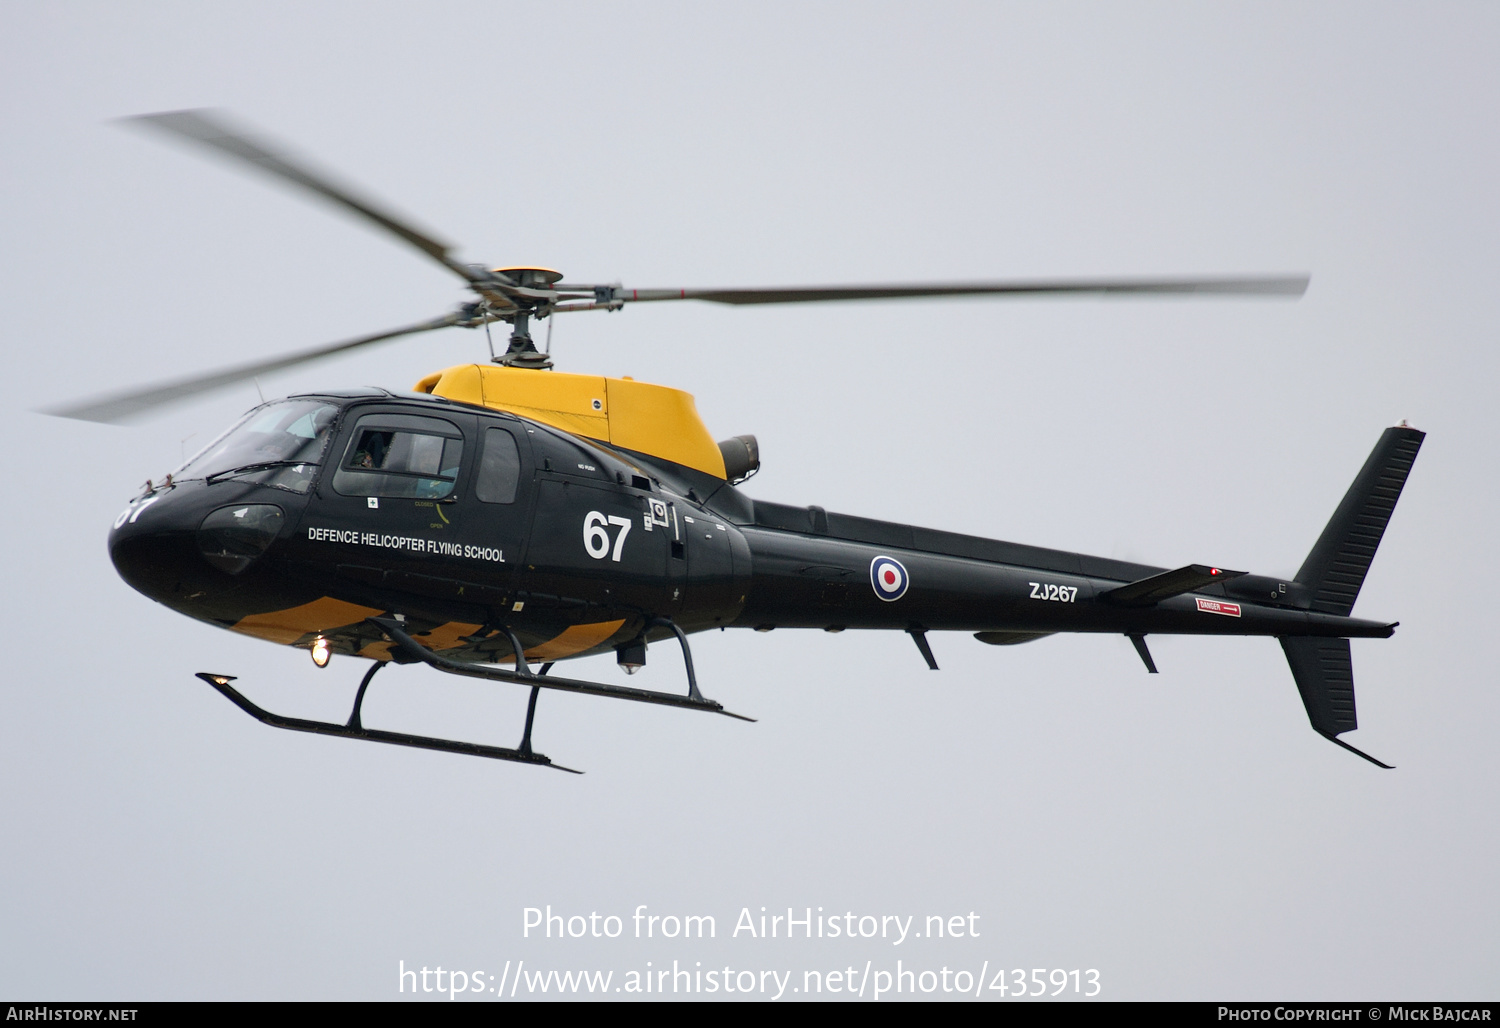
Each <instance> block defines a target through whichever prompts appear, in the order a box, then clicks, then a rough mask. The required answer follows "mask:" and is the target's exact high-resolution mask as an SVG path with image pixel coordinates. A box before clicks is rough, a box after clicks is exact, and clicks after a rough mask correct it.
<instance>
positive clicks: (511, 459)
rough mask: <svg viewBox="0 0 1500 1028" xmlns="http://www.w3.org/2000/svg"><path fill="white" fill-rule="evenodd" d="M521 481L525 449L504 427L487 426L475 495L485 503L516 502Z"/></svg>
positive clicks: (475, 483) (475, 484)
mask: <svg viewBox="0 0 1500 1028" xmlns="http://www.w3.org/2000/svg"><path fill="white" fill-rule="evenodd" d="M520 481H521V451H520V450H519V449H518V448H517V447H516V437H515V436H513V435H511V434H510V433H509V432H507V431H506V430H505V429H503V428H487V429H485V432H484V452H483V453H482V454H480V457H479V477H478V478H477V479H475V482H474V495H475V496H477V497H479V499H481V500H483V501H484V502H485V503H514V502H515V499H516V487H517V485H519V483H520Z"/></svg>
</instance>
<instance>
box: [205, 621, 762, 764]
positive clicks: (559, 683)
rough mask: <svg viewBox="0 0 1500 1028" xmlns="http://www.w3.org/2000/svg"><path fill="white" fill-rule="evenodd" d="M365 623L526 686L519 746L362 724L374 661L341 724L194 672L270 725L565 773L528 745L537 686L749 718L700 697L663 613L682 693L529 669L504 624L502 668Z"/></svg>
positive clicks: (432, 657) (414, 653)
mask: <svg viewBox="0 0 1500 1028" xmlns="http://www.w3.org/2000/svg"><path fill="white" fill-rule="evenodd" d="M368 621H369V624H371V625H373V626H374V627H376V628H378V629H379V630H380V631H381V633H382V634H383V635H384V636H385V637H386V638H387V639H389V640H390V641H391V642H392V643H394V644H396V645H397V646H399V647H401V649H402V650H404V651H405V652H406V653H407V655H409V656H411V657H413V658H414V659H416V660H420V661H421V662H422V663H424V664H427V665H428V666H430V667H434V668H437V669H438V670H439V671H445V672H447V673H449V674H454V675H464V676H466V677H470V678H484V679H488V680H490V681H495V682H513V683H516V684H518V685H528V686H530V687H531V698H530V699H529V700H528V701H527V703H526V728H525V730H524V731H523V732H522V734H521V745H520V746H518V747H516V748H515V749H513V750H512V749H506V748H505V747H503V746H485V745H483V744H481V743H476V742H459V741H458V740H455V739H437V738H434V737H432V736H426V735H407V734H406V733H404V732H384V731H381V730H379V729H376V728H366V727H365V726H364V722H363V720H362V719H361V717H360V712H361V710H362V709H363V707H364V703H365V693H366V692H368V691H369V688H370V680H371V679H373V678H374V677H375V673H376V672H377V671H379V670H380V669H381V668H382V667H384V666H385V665H384V664H383V663H381V662H376V663H375V664H374V665H373V666H372V667H371V668H370V670H369V671H367V672H365V676H364V678H363V679H361V680H360V683H359V690H358V691H357V692H356V693H355V694H354V708H353V709H352V710H351V711H350V712H349V720H348V721H347V722H345V723H344V724H342V725H338V724H334V723H332V722H330V721H307V720H304V719H302V718H296V717H283V716H282V715H280V714H273V713H271V712H270V711H269V710H265V709H263V708H261V707H258V706H256V705H255V704H254V703H252V702H250V701H249V700H248V699H246V698H245V696H244V695H243V694H242V693H240V691H239V690H237V689H235V688H234V687H233V686H232V685H230V684H229V683H230V682H232V681H234V676H233V675H214V674H209V673H208V672H206V671H200V672H199V673H198V677H199V678H201V679H203V681H205V682H207V683H208V684H209V685H211V686H213V687H214V688H215V689H217V690H218V691H219V692H220V693H222V694H223V695H224V697H225V698H226V699H228V700H229V702H231V703H233V704H234V705H235V706H236V707H239V708H240V709H241V710H243V711H244V712H245V713H247V714H249V715H250V716H251V717H253V718H255V720H257V721H259V722H261V723H262V724H267V725H270V726H272V727H273V728H286V729H289V730H291V731H293V732H312V733H313V734H315V735H336V736H339V737H340V738H344V739H363V740H365V741H366V742H384V743H390V744H392V745H395V746H411V747H414V748H416V749H421V750H441V751H442V752H445V753H462V754H464V755H466V756H470V757H489V758H490V759H491V760H510V761H514V762H516V763H518V764H537V765H539V766H541V767H550V768H555V769H556V770H558V771H567V772H568V773H569V774H575V775H581V774H583V772H582V771H577V770H575V769H573V768H571V767H563V766H562V765H561V764H554V763H552V761H551V759H550V758H548V757H547V756H546V755H544V754H541V753H538V752H536V751H535V750H534V749H532V748H531V729H532V726H533V725H534V724H535V723H536V702H537V698H538V697H539V696H540V695H541V692H542V690H543V689H557V690H560V691H562V692H579V693H586V694H588V695H591V696H612V697H614V698H615V699H621V700H635V701H636V702H638V703H657V704H661V705H663V706H668V707H686V708H688V709H689V710H702V711H707V712H708V713H711V714H723V715H724V716H725V717H732V718H736V719H737V720H740V721H754V720H755V719H754V718H752V717H745V716H744V715H743V714H734V713H731V712H730V711H727V710H725V709H724V707H723V705H722V704H720V703H715V702H714V701H713V700H709V699H704V697H703V694H702V693H701V692H699V691H698V676H697V675H696V674H695V673H694V671H693V654H692V651H691V650H689V649H688V641H687V635H686V633H684V632H683V630H682V629H681V628H679V627H677V625H676V624H674V623H673V622H672V621H670V620H668V619H667V618H654V619H652V620H651V621H650V622H648V624H647V625H646V627H647V628H648V629H650V628H668V629H671V631H672V634H673V635H675V636H676V637H677V641H678V643H680V644H681V646H682V659H683V664H684V666H685V667H686V669H687V683H688V692H687V695H686V696H681V695H678V694H676V693H665V692H654V691H652V690H650V689H631V688H628V687H625V686H618V685H604V684H602V683H599V682H584V681H579V680H576V679H572V678H554V677H553V676H552V675H551V674H550V673H549V672H551V670H552V663H551V662H550V661H549V662H548V663H546V664H543V665H542V666H541V668H540V669H539V670H538V671H532V670H531V666H530V665H529V664H527V663H526V655H525V653H524V652H523V651H522V648H521V641H520V640H519V639H518V638H516V634H515V632H513V631H511V630H510V629H509V628H501V629H499V631H500V632H503V633H504V635H505V637H506V640H507V641H508V642H509V643H510V646H511V651H512V652H513V653H514V655H515V661H516V666H515V670H512V671H507V670H505V669H503V668H493V667H479V666H476V665H472V664H463V663H460V662H458V661H456V660H449V659H448V658H446V657H442V656H439V655H438V654H436V653H434V652H432V651H431V650H429V649H427V647H425V646H423V645H422V644H421V643H419V642H417V641H416V640H415V639H413V638H412V637H411V636H409V635H407V634H406V631H405V629H404V628H403V627H402V626H401V625H400V623H398V622H396V621H394V620H391V619H389V618H370V619H368Z"/></svg>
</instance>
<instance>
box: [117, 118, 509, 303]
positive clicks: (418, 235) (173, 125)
mask: <svg viewBox="0 0 1500 1028" xmlns="http://www.w3.org/2000/svg"><path fill="white" fill-rule="evenodd" d="M121 120H122V121H124V122H126V123H131V122H134V123H138V124H141V125H148V126H151V127H153V128H157V129H160V130H162V131H163V132H169V133H171V134H172V135H175V136H179V137H181V138H183V139H188V140H192V141H193V142H195V143H200V144H202V145H204V146H208V147H212V148H213V149H215V150H218V151H219V152H220V153H224V154H228V155H229V156H231V157H234V158H237V159H239V160H241V161H244V162H246V163H248V164H251V165H253V166H254V167H257V168H259V169H260V170H262V171H264V172H267V173H268V174H271V175H275V176H276V177H277V178H281V179H284V180H286V181H288V182H291V183H293V184H295V185H298V186H301V187H302V188H303V189H306V190H308V191H310V192H312V193H315V194H317V195H318V196H321V197H322V198H324V199H325V200H331V201H332V202H333V203H336V204H338V205H339V206H340V207H343V208H344V209H345V210H349V211H352V212H354V213H355V214H357V215H359V216H360V217H361V218H364V219H365V220H366V221H369V222H372V223H373V224H375V225H377V226H379V227H380V228H382V229H384V230H385V231H387V232H389V233H391V234H392V235H394V236H396V237H398V238H400V239H402V240H404V241H405V242H407V243H410V244H411V245H412V246H415V247H416V248H417V249H419V250H421V251H422V252H423V253H425V254H427V255H428V256H429V257H434V258H436V259H437V261H438V263H440V264H442V265H443V266H444V267H445V268H447V269H449V270H450V271H453V272H456V273H457V274H458V275H460V276H462V277H463V279H464V280H465V281H467V282H470V283H477V282H481V281H488V279H486V278H485V277H484V276H483V275H481V274H479V273H478V272H476V271H475V270H474V269H473V268H470V267H467V266H466V265H463V264H460V263H459V262H458V261H456V260H454V259H453V257H452V256H451V255H450V254H449V249H450V248H449V246H448V244H447V243H443V242H439V241H438V240H437V239H434V238H433V237H432V236H431V235H429V234H428V233H426V232H422V231H419V230H418V229H416V228H414V227H412V226H411V225H410V224H409V223H408V222H406V221H405V220H404V219H402V218H398V217H397V216H396V215H394V214H392V213H390V212H389V211H385V210H382V209H380V207H378V206H376V205H375V204H374V203H372V202H371V201H369V200H366V199H364V198H362V197H360V196H359V195H358V194H357V193H356V192H355V191H354V190H353V189H351V188H349V187H348V186H343V185H338V184H336V183H334V182H333V180H332V179H331V178H330V177H329V176H328V175H327V174H326V173H319V172H314V171H312V170H310V169H309V168H307V167H305V166H303V165H301V164H300V163H294V162H293V161H292V159H291V158H289V157H287V156H286V155H285V154H278V153H275V152H273V151H272V149H271V146H272V144H270V143H267V142H264V141H256V140H255V139H253V138H251V137H250V136H249V135H247V134H246V133H244V132H243V131H240V130H238V129H235V128H231V127H230V126H229V124H228V123H227V121H226V120H225V119H224V116H223V114H221V113H219V112H217V111H207V110H190V111H163V112H161V113H160V114H138V115H135V116H134V117H130V118H122V119H121Z"/></svg>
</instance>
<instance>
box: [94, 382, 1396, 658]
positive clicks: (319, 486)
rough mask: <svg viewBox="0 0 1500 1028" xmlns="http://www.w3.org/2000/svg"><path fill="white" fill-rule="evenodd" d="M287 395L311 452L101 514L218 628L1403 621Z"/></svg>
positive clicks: (566, 645)
mask: <svg viewBox="0 0 1500 1028" xmlns="http://www.w3.org/2000/svg"><path fill="white" fill-rule="evenodd" d="M297 403H300V404H302V405H303V406H302V407H296V406H292V405H294V404H297ZM283 406H284V407H288V408H289V410H288V413H287V414H286V415H284V418H288V417H291V416H292V415H294V414H296V413H297V412H298V411H299V410H301V409H303V408H307V409H310V410H316V411H321V412H323V413H322V414H321V415H320V416H321V417H323V418H324V419H325V422H324V423H323V424H322V425H321V426H320V428H321V430H322V432H323V435H324V439H323V440H322V442H321V447H322V448H321V451H320V452H319V453H317V454H316V455H315V456H316V459H308V460H307V461H306V463H304V464H302V465H296V464H293V463H292V462H291V461H290V460H287V459H281V460H278V461H271V460H262V461H261V463H263V464H267V465H274V466H257V462H256V461H254V460H251V461H247V462H245V463H244V464H242V465H239V466H236V467H228V468H220V469H218V470H217V472H209V473H205V474H203V475H202V477H198V476H195V475H194V473H193V465H192V464H190V465H189V466H188V467H187V469H186V471H185V473H184V474H181V475H179V476H178V477H176V478H175V479H174V480H172V481H171V482H170V483H166V484H161V485H157V486H154V487H153V488H151V489H150V490H148V491H147V492H146V493H144V494H143V495H142V496H140V497H138V498H137V499H136V500H135V501H134V502H133V503H132V504H131V506H130V508H129V509H128V510H127V511H125V512H123V513H122V514H121V516H120V518H119V519H118V521H117V523H116V525H115V527H114V529H113V530H112V533H111V536H110V550H111V555H112V557H113V559H114V562H115V564H116V567H117V568H118V569H119V571H120V573H121V575H122V576H123V577H124V578H125V579H126V581H127V582H129V583H130V584H131V585H132V586H134V587H135V588H136V589H138V590H140V591H141V592H143V593H145V594H146V595H148V596H150V597H152V598H153V599H156V600H158V601H160V602H162V603H164V604H166V605H167V606H169V607H171V608H173V609H175V610H177V611H180V612H181V613H184V614H187V615H189V616H191V617H195V618H198V619H200V620H204V621H209V622H212V623H215V624H218V625H221V626H223V627H225V628H231V629H235V630H238V631H241V632H246V633H248V634H251V635H256V636H259V637H262V638H266V639H268V640H270V641H274V642H278V643H282V644H286V645H292V646H300V647H311V646H312V645H313V644H314V642H316V641H317V640H319V639H322V640H324V641H325V642H326V644H327V645H328V646H329V648H330V649H331V650H332V652H334V653H346V654H358V655H361V656H366V657H372V658H375V659H381V660H383V659H392V658H393V659H397V660H402V659H406V658H405V657H404V656H403V654H402V652H401V651H400V649H399V648H398V649H396V650H394V651H393V650H392V648H391V645H390V642H389V639H388V638H386V637H384V636H382V634H381V632H380V631H379V629H378V628H376V627H373V626H372V625H371V624H370V623H369V622H368V621H367V620H366V619H367V618H370V617H374V616H384V617H396V618H397V619H398V620H401V621H404V622H405V623H406V624H407V625H409V626H411V628H410V630H411V632H412V634H413V637H414V638H416V639H417V641H419V642H421V643H423V644H424V645H425V646H427V647H429V648H430V649H432V650H433V651H436V652H441V653H443V654H444V655H445V656H446V657H447V658H448V659H451V660H456V661H459V662H503V663H509V662H512V661H513V653H512V651H511V648H510V645H509V643H508V637H507V636H505V635H503V634H502V632H501V630H502V629H509V630H510V631H511V632H514V633H515V635H516V637H517V638H518V639H519V640H520V642H521V644H522V645H523V646H524V648H525V650H526V653H527V656H528V658H531V659H540V660H557V659H563V658H567V657H573V656H583V655H587V654H592V653H600V652H608V651H611V650H618V649H619V648H620V647H622V646H625V645H626V644H628V643H630V642H632V641H633V640H637V639H639V638H640V637H642V636H643V635H644V636H645V637H646V638H648V639H655V638H660V637H662V636H664V635H666V634H668V631H667V629H665V628H663V627H661V626H659V625H658V626H656V627H654V628H653V627H651V625H652V622H653V621H655V620H657V619H662V620H670V621H671V622H673V623H675V624H676V625H677V626H679V627H681V628H682V629H683V630H684V631H685V632H698V631H703V630H705V629H709V628H727V627H749V628H755V629H758V630H769V629H772V628H820V629H824V630H827V631H840V630H843V629H894V630H898V631H905V632H913V633H925V632H928V631H963V632H971V633H976V634H978V635H979V636H980V638H981V639H982V640H983V641H985V642H992V643H997V644H1003V643H1011V642H1023V641H1026V640H1028V639H1032V638H1036V637H1038V636H1040V635H1044V634H1048V633H1054V632H1115V633H1121V634H1126V635H1146V634H1151V633H1174V634H1198V635H1274V636H1282V637H1287V636H1324V637H1343V638H1347V637H1351V636H1387V635H1389V634H1390V632H1391V626H1390V625H1388V624H1385V623H1382V622H1373V621H1362V620H1358V619H1354V618H1349V617H1344V616H1338V615H1334V614H1329V613H1326V612H1321V611H1318V610H1314V609H1311V608H1312V606H1313V604H1312V599H1313V595H1312V591H1311V590H1310V589H1309V588H1308V587H1307V586H1305V585H1303V584H1301V583H1298V582H1295V581H1290V580H1287V579H1277V578H1267V577H1263V576H1256V575H1237V576H1233V577H1226V578H1225V580H1223V581H1208V582H1204V583H1203V584H1202V585H1201V586H1200V587H1198V588H1193V589H1190V590H1185V591H1180V592H1177V593H1176V594H1174V595H1170V596H1166V597H1164V598H1161V599H1158V600H1156V601H1154V602H1142V598H1141V597H1137V598H1135V599H1134V600H1131V599H1130V598H1128V597H1126V598H1122V597H1121V596H1120V595H1119V594H1120V590H1122V588H1123V587H1125V586H1127V585H1128V584H1129V583H1132V582H1140V581H1144V580H1150V579H1152V578H1153V576H1161V575H1163V573H1164V569H1161V568H1154V567H1147V566H1142V565H1136V564H1130V563H1126V562H1121V561H1115V560H1109V559H1105V558H1100V557H1091V556H1087V555H1084V554H1077V553H1068V552H1063V551H1057V550H1049V549H1042V548H1039V547H1032V546H1023V545H1018V544H1013V543H1005V542H998V541H992V540H987V539H980V538H975V537H971V536H964V535H958V534H955V533H949V532H941V531H935V530H930V529H924V528H915V527H911V526H907V525H899V524H893V523H889V522H882V521H874V520H870V519H866V518H858V517H851V516H847V515H841V514H836V513H828V512H826V511H824V510H822V509H821V508H818V507H789V506H784V505H781V504H773V503H767V502H765V501H754V500H751V499H750V498H748V497H747V496H745V495H744V494H743V493H742V492H741V491H740V490H738V489H736V488H735V487H734V486H733V485H731V484H730V483H729V482H727V481H724V480H721V479H716V478H714V477H713V476H709V475H705V474H703V473H702V472H698V471H694V470H692V469H689V468H685V467H682V466H680V465H674V464H671V463H670V462H665V461H661V460H659V459H653V458H651V457H648V456H646V455H642V454H637V453H630V452H627V451H622V450H617V449H613V448H610V447H606V446H603V445H601V444H599V443H597V442H594V441H591V440H587V439H583V438H580V437H577V436H574V435H570V434H568V433H566V432H563V431H561V430H559V429H557V428H555V427H552V426H549V425H545V424H541V423H538V422H534V421H530V420H527V419H525V418H521V417H517V416H514V415H510V414H505V413H500V412H496V411H491V410H484V409H476V408H474V407H472V406H469V405H465V404H460V403H456V402H453V401H450V400H446V399H443V398H439V397H432V396H426V395H401V394H390V393H384V392H377V391H373V390H371V391H368V392H364V393H358V394H352V395H351V394H343V395H338V396H331V395H330V396H314V397H302V398H297V399H295V400H292V401H283ZM258 410H260V411H264V412H270V413H271V414H275V412H276V411H277V410H278V407H277V405H275V404H272V405H267V406H266V407H264V408H259V409H258ZM255 416H256V412H252V414H251V415H249V416H247V423H248V421H253V420H254V418H255ZM266 416H269V415H266ZM266 416H263V420H264V417H266ZM272 420H273V421H274V418H272ZM372 440H376V441H380V440H384V445H386V446H387V447H388V448H389V447H392V446H400V445H402V441H403V440H405V444H406V445H407V446H408V449H411V450H417V449H420V448H421V447H423V446H425V447H426V449H427V452H428V453H429V454H432V455H435V456H433V458H432V459H431V460H429V462H428V464H427V465H426V466H425V467H418V466H417V464H416V463H413V461H411V460H408V461H407V463H406V465H403V466H405V467H416V470H415V471H405V472H400V471H392V470H389V465H387V470H384V471H372V470H370V469H369V468H368V465H369V464H370V456H369V454H368V453H367V452H365V451H362V450H361V449H360V448H361V447H362V446H364V447H367V448H368V447H369V446H370V445H372V444H371V441H372ZM502 450H503V451H504V452H503V455H502V456H503V458H504V459H503V460H500V459H498V458H497V457H496V454H499V453H500V452H501V451H502ZM247 452H251V455H253V456H264V455H263V454H259V453H256V452H253V451H247ZM241 456H243V454H241ZM232 459H236V460H237V459H239V458H238V457H234V458H232ZM390 459H394V457H391V458H390ZM502 465H503V466H502ZM497 469H498V470H497ZM424 474H426V475H427V476H428V477H425V478H424V477H423V475H424ZM1213 570H1214V571H1215V573H1218V572H1217V569H1213ZM1228 574H1229V575H1233V573H1228ZM1146 599H1148V600H1149V597H1146ZM924 645H925V643H924Z"/></svg>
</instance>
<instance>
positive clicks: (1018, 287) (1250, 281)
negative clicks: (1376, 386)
mask: <svg viewBox="0 0 1500 1028" xmlns="http://www.w3.org/2000/svg"><path fill="white" fill-rule="evenodd" d="M1308 281H1309V277H1308V276H1307V275H1265V276H1252V277H1248V278H1179V279H1174V278H1143V279H1077V280H1073V281H1068V280H1050V281H1049V280H1040V281H1029V282H932V283H926V284H920V283H914V284H894V285H884V286H793V287H790V288H783V287H770V288H763V289H616V291H615V297H616V298H618V299H621V300H624V301H625V302H626V303H646V302H650V301H656V300H706V301H708V302H709V303H730V304H751V303H819V302H824V301H829V300H900V299H915V298H919V297H937V296H991V295H1007V296H1048V295H1051V296H1128V295H1157V296H1172V295H1199V296H1301V295H1302V294H1303V293H1305V292H1306V291H1307V283H1308ZM557 288H558V289H560V290H561V289H566V288H569V287H568V286H566V285H562V284H559V285H558V286H557Z"/></svg>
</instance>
